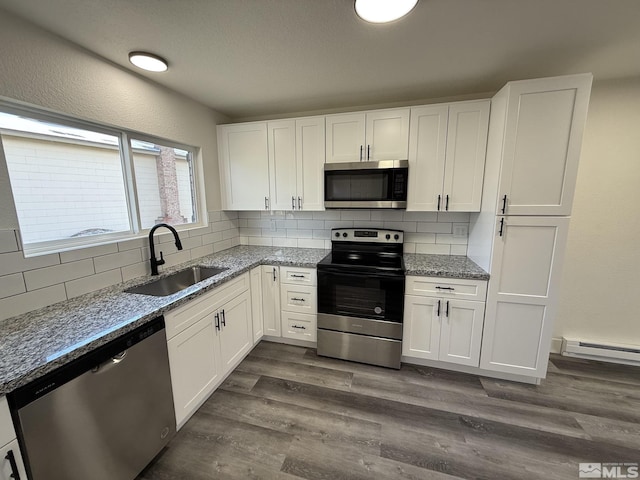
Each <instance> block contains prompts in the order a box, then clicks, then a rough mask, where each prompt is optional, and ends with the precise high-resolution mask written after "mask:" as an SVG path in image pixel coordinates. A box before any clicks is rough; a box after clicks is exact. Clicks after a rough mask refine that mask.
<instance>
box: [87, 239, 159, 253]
mask: <svg viewBox="0 0 640 480" xmlns="http://www.w3.org/2000/svg"><path fill="white" fill-rule="evenodd" d="M156 243H157V242H156ZM136 248H146V249H147V250H148V249H149V238H147V237H141V238H135V239H133V240H126V241H124V242H118V250H119V251H120V252H124V251H125V250H134V249H136ZM106 253H113V252H106ZM98 255H104V254H103V253H100V254H98ZM98 255H93V256H98Z"/></svg>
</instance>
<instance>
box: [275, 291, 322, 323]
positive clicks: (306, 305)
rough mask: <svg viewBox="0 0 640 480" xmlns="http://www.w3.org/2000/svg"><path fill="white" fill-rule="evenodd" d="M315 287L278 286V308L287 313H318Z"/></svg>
mask: <svg viewBox="0 0 640 480" xmlns="http://www.w3.org/2000/svg"><path fill="white" fill-rule="evenodd" d="M317 298H318V297H317V293H316V287H310V286H307V285H286V284H284V285H280V308H281V309H282V310H283V311H287V312H298V313H307V314H311V315H315V314H316V313H317V312H318V300H317Z"/></svg>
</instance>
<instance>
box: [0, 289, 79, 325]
mask: <svg viewBox="0 0 640 480" xmlns="http://www.w3.org/2000/svg"><path fill="white" fill-rule="evenodd" d="M66 299H67V296H66V294H65V288H64V285H63V284H59V285H53V286H52V287H47V288H42V289H40V290H33V291H31V292H27V293H22V294H20V295H13V296H11V297H7V298H3V299H2V300H0V320H4V319H7V318H11V317H14V316H16V315H20V314H23V313H27V312H30V311H31V310H37V309H38V308H43V307H46V306H48V305H52V304H54V303H58V302H62V301H64V300H66Z"/></svg>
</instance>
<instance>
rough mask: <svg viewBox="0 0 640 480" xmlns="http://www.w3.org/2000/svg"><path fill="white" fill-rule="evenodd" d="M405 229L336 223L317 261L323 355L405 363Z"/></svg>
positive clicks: (387, 363) (393, 365) (387, 364)
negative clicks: (328, 244)
mask: <svg viewBox="0 0 640 480" xmlns="http://www.w3.org/2000/svg"><path fill="white" fill-rule="evenodd" d="M403 237H404V232H402V231H400V230H384V229H375V228H336V229H333V230H332V231H331V239H332V242H331V253H330V254H329V255H327V256H326V257H325V258H324V259H323V260H321V261H320V263H318V355H322V356H326V357H334V358H341V359H344V360H352V361H356V362H362V363H368V364H372V365H380V366H384V367H390V368H400V357H401V355H402V317H403V310H404V262H403V259H402V254H403V240H404V238H403Z"/></svg>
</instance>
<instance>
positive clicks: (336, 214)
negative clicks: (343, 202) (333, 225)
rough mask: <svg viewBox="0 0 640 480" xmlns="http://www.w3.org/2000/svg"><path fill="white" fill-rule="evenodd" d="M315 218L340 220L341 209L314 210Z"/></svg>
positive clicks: (313, 215)
mask: <svg viewBox="0 0 640 480" xmlns="http://www.w3.org/2000/svg"><path fill="white" fill-rule="evenodd" d="M311 215H312V217H313V219H314V220H340V210H326V211H324V212H313V213H312V214H311Z"/></svg>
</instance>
